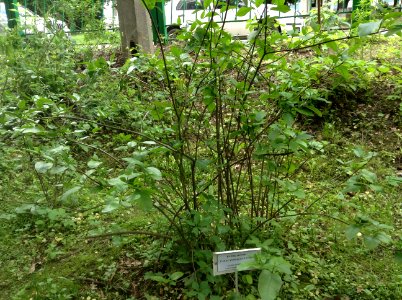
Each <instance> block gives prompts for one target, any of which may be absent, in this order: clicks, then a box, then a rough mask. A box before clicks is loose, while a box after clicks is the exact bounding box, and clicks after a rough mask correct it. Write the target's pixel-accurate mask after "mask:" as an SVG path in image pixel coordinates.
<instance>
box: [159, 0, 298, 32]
mask: <svg viewBox="0 0 402 300" xmlns="http://www.w3.org/2000/svg"><path fill="white" fill-rule="evenodd" d="M230 4H231V7H230V9H229V10H228V11H227V14H226V18H225V13H221V12H220V9H219V8H217V9H216V10H215V12H216V13H217V15H215V16H214V21H215V22H217V23H218V24H219V23H221V24H222V23H223V20H225V25H224V27H225V30H226V31H228V32H229V33H231V34H232V35H233V36H237V37H247V36H248V35H249V34H250V30H249V29H248V28H247V26H246V25H247V21H249V20H253V19H255V20H256V21H258V20H260V19H261V17H264V16H268V17H278V19H277V22H278V23H279V25H280V26H281V29H282V30H283V29H284V30H286V31H292V30H295V31H300V30H301V28H302V27H303V26H304V20H303V18H302V17H300V13H299V12H297V11H295V10H294V9H290V10H289V11H288V12H286V13H280V12H279V11H277V10H275V9H274V8H275V5H271V4H262V5H260V6H259V7H254V6H252V7H251V10H250V11H249V12H248V13H246V14H245V15H244V16H237V12H238V10H239V9H242V8H243V7H246V5H245V4H244V3H243V2H242V1H240V0H239V1H238V0H230ZM203 10H204V7H203V0H198V1H197V0H171V1H169V2H167V3H166V6H165V17H166V26H167V30H168V32H171V33H172V32H174V31H175V30H177V29H179V28H186V27H188V26H189V25H191V23H193V22H194V21H195V20H201V21H207V18H204V19H202V14H203ZM206 10H207V11H212V7H208V8H206ZM243 10H244V8H243Z"/></svg>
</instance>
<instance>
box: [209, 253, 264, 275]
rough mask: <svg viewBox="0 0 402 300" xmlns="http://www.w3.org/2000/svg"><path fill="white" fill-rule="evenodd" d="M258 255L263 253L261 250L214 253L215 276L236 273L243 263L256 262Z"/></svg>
mask: <svg viewBox="0 0 402 300" xmlns="http://www.w3.org/2000/svg"><path fill="white" fill-rule="evenodd" d="M256 253H261V248H253V249H243V250H232V251H224V252H214V253H213V269H214V276H216V275H222V274H226V273H233V272H236V271H237V266H238V265H240V264H241V263H243V262H249V261H254V255H255V254H256Z"/></svg>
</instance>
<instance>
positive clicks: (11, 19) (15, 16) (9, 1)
mask: <svg viewBox="0 0 402 300" xmlns="http://www.w3.org/2000/svg"><path fill="white" fill-rule="evenodd" d="M4 4H5V8H6V14H7V20H8V27H9V28H14V27H16V26H17V24H18V20H19V17H20V15H19V13H18V6H17V5H18V2H17V0H5V1H4Z"/></svg>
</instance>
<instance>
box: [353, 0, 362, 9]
mask: <svg viewBox="0 0 402 300" xmlns="http://www.w3.org/2000/svg"><path fill="white" fill-rule="evenodd" d="M359 6H360V0H353V5H352V10H353V11H355V10H356V9H358V8H359Z"/></svg>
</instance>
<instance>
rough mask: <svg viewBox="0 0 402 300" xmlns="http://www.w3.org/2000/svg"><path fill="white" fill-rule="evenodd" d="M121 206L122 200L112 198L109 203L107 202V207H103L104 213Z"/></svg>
mask: <svg viewBox="0 0 402 300" xmlns="http://www.w3.org/2000/svg"><path fill="white" fill-rule="evenodd" d="M119 207H120V201H119V200H118V199H112V200H111V201H109V202H108V203H106V205H105V208H104V209H102V212H103V213H108V212H111V211H114V210H116V209H118V208H119Z"/></svg>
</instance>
